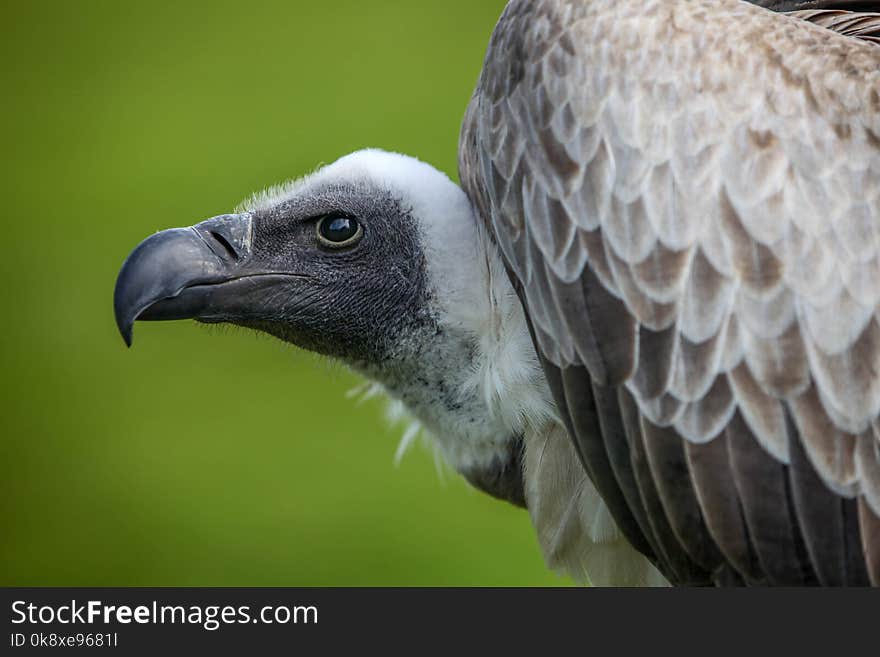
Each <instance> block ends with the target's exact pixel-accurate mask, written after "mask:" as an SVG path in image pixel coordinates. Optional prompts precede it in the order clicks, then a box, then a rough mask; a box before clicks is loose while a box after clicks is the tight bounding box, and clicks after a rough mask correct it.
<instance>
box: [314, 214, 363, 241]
mask: <svg viewBox="0 0 880 657" xmlns="http://www.w3.org/2000/svg"><path fill="white" fill-rule="evenodd" d="M363 234H364V231H363V229H362V228H361V225H360V224H359V223H358V221H357V219H353V218H352V217H347V216H345V215H342V214H328V215H326V216H324V217H321V219H320V221H318V242H319V243H320V244H321V245H322V246H325V247H327V248H329V249H341V248H343V247H346V246H351V245H353V244H355V243H357V241H358V240H360V238H361V236H362V235H363Z"/></svg>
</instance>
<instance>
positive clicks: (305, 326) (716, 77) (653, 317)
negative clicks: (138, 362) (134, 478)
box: [116, 0, 880, 586]
mask: <svg viewBox="0 0 880 657" xmlns="http://www.w3.org/2000/svg"><path fill="white" fill-rule="evenodd" d="M874 11H880V3H877V2H857V1H854V2H822V1H815V2H754V3H747V2H741V1H739V0H580V1H577V0H532V1H519V0H514V1H513V2H511V3H510V4H509V5H508V7H507V8H506V10H505V12H504V14H503V15H502V17H501V19H500V21H499V23H498V25H497V27H496V29H495V31H494V33H493V36H492V39H491V42H490V44H489V48H488V51H487V54H486V59H485V63H484V67H483V71H482V73H481V76H480V79H479V81H478V84H477V87H476V90H475V92H474V95H473V98H472V100H471V102H470V104H469V106H468V108H467V111H466V114H465V119H464V123H463V126H462V134H461V141H460V144H459V159H460V161H459V168H460V178H461V184H462V187H463V189H464V192H465V194H466V197H465V194H461V192H460V190H458V188H454V185H452V183H450V182H449V181H448V180H446V179H445V178H443V177H442V175H441V174H439V173H437V172H436V171H434V170H433V169H430V168H429V167H427V165H423V164H421V163H419V162H417V161H415V160H411V159H409V158H404V157H403V156H397V155H392V154H387V153H381V152H377V151H366V152H360V153H356V154H353V155H351V156H348V157H346V158H343V159H342V160H340V161H338V162H337V163H335V164H333V165H330V166H329V167H325V168H324V169H322V170H319V171H318V172H317V173H315V174H313V175H312V176H311V177H309V178H307V179H305V180H303V181H298V182H296V183H294V184H292V185H288V186H286V187H282V188H279V189H275V190H271V191H270V192H268V193H267V194H265V195H263V196H261V197H258V198H257V199H255V200H253V201H252V202H250V203H249V204H246V206H245V207H244V208H243V212H242V213H240V214H239V215H232V217H235V219H228V218H219V219H222V221H221V222H220V224H218V223H216V222H217V220H211V221H212V222H215V223H210V222H204V223H203V224H199V225H198V226H196V227H194V228H193V229H191V230H194V231H195V232H194V233H192V234H191V233H187V234H186V235H187V237H182V235H183V234H182V233H173V234H171V231H168V232H167V233H168V235H167V236H166V238H162V239H160V238H159V237H158V236H154V238H150V239H149V240H147V241H146V242H144V243H143V244H142V245H141V246H140V247H138V249H136V250H135V252H134V253H133V254H132V256H131V257H130V258H129V261H127V262H126V265H125V266H124V267H123V271H122V272H121V274H120V278H119V281H118V283H117V292H116V312H117V320H118V321H119V325H120V329H121V330H122V331H123V334H124V335H126V336H127V339H130V334H131V333H130V332H131V324H132V323H133V322H134V320H135V319H136V318H140V319H173V318H180V317H195V318H198V319H201V320H203V321H231V322H235V323H239V324H242V325H245V326H251V327H253V328H257V329H259V330H264V331H268V332H270V333H272V334H273V335H277V336H279V337H281V338H282V339H285V340H288V341H290V342H294V343H296V344H299V345H301V346H305V347H306V348H310V349H313V350H315V351H319V352H322V353H327V354H329V355H332V356H335V357H338V358H340V359H342V360H343V361H345V362H347V363H348V364H350V365H351V366H352V367H354V368H355V369H357V370H358V371H360V372H362V373H364V374H365V375H366V376H368V377H369V378H371V379H373V380H374V381H376V382H377V383H378V384H379V385H380V386H382V387H383V388H384V389H385V390H386V391H387V392H388V393H389V394H390V395H391V396H392V397H395V398H397V399H398V400H400V401H401V402H402V403H403V404H404V405H405V406H406V407H407V408H408V409H409V410H410V411H411V412H412V413H413V415H414V416H415V417H416V418H418V420H419V421H421V422H422V424H423V425H424V426H425V427H426V428H427V430H428V431H429V432H430V434H431V435H432V436H433V437H434V438H435V440H436V441H437V443H438V445H439V446H440V448H441V450H442V451H443V453H444V454H445V455H446V457H447V458H448V459H449V461H450V462H451V463H452V465H453V466H454V467H455V468H456V469H457V470H458V471H459V472H461V473H462V474H463V475H464V476H465V477H466V478H467V479H468V480H469V481H471V483H473V484H474V485H475V486H477V487H478V488H481V489H483V490H485V491H486V492H488V493H490V494H493V495H495V496H497V497H501V498H504V499H507V500H509V501H511V502H514V503H517V504H521V505H524V506H526V507H527V509H528V511H529V513H530V515H531V518H532V521H533V523H534V525H535V527H536V530H537V532H538V538H539V542H540V544H541V547H542V549H543V551H544V554H545V557H546V558H547V561H548V563H549V564H550V565H551V566H552V567H554V568H558V569H562V570H565V571H567V572H568V573H570V574H572V575H573V576H575V577H576V578H578V579H582V580H588V581H592V582H594V583H597V584H637V585H643V584H662V583H666V582H668V583H672V584H675V585H713V584H714V585H811V584H812V585H815V584H819V585H830V586H842V585H869V584H874V585H880V44H878V43H877V41H878V38H880V15H878V14H875V13H872V12H874ZM429 169H430V170H429ZM453 188H454V189H453ZM377 208H380V209H381V212H378V211H377ZM328 216H329V217H331V218H333V217H336V218H337V219H338V218H340V217H342V219H339V221H341V222H343V223H339V224H338V225H339V226H343V225H346V226H348V225H349V224H345V221H348V222H351V221H354V218H357V219H358V221H360V222H361V223H362V224H363V234H364V237H363V242H364V243H365V244H368V238H369V237H370V236H371V235H375V234H376V233H377V232H378V231H379V230H380V229H381V227H382V226H386V224H387V225H394V226H406V227H408V228H407V230H409V229H410V228H409V227H411V229H412V232H413V235H414V237H413V239H412V241H407V240H403V242H400V243H398V244H396V245H395V246H394V247H393V248H392V249H390V250H388V252H387V253H386V254H385V255H382V256H381V257H380V256H376V255H375V254H374V256H372V260H371V261H370V262H373V264H372V265H370V267H374V266H375V267H378V265H376V262H379V263H380V264H381V265H382V271H383V273H385V274H387V273H388V272H393V273H395V274H396V275H398V274H399V278H396V279H395V280H394V282H393V283H392V282H390V278H391V277H390V276H387V275H386V276H384V278H383V280H381V281H380V280H377V281H376V282H375V286H372V284H369V285H368V284H367V283H364V281H365V280H366V281H370V280H372V279H371V278H370V277H369V275H367V277H366V278H364V276H363V275H361V276H360V277H359V278H358V279H357V280H358V286H359V287H358V288H357V289H358V295H359V296H358V300H357V301H356V300H354V299H353V298H352V297H344V298H343V297H340V298H339V299H338V300H337V299H336V298H335V297H334V296H333V295H335V294H336V292H335V288H334V289H330V288H325V291H324V292H314V291H312V292H310V293H308V294H306V293H302V292H296V293H293V292H292V293H290V294H288V295H287V296H282V297H280V298H283V299H288V298H290V299H294V300H296V299H300V298H305V299H307V300H308V304H306V305H302V304H300V305H297V306H296V307H295V308H292V309H291V308H284V309H280V310H277V312H276V311H270V310H267V309H266V308H267V307H268V305H269V304H270V303H279V302H278V301H277V299H278V298H279V296H278V294H277V293H273V294H268V293H265V294H264V293H262V292H259V293H258V294H259V303H260V304H262V305H261V310H260V312H259V313H254V311H253V309H252V307H251V306H248V307H247V308H246V309H244V310H243V308H244V305H247V304H244V305H243V302H242V300H241V299H242V294H243V292H242V291H241V280H244V278H245V277H249V278H253V277H254V276H257V275H259V276H260V277H262V278H261V279H260V280H261V281H262V280H264V279H266V277H272V276H274V277H276V278H277V277H278V276H285V277H287V278H290V279H297V278H298V279H307V278H310V279H316V278H319V277H321V276H323V277H324V279H323V280H325V281H329V280H333V281H335V280H337V279H339V278H340V277H341V276H343V274H341V273H340V271H341V269H340V268H344V267H358V266H361V265H360V264H358V263H359V262H360V260H358V258H360V257H361V256H360V255H358V254H359V253H360V252H362V251H364V250H365V249H366V248H367V247H365V246H363V245H361V244H358V243H357V242H344V247H345V248H339V249H338V250H336V251H334V253H335V255H334V256H333V257H335V258H336V260H335V261H332V262H335V264H329V265H328V264H325V255H326V257H327V258H330V255H327V254H329V253H330V248H329V247H328V248H325V250H326V251H327V254H325V253H324V252H321V253H320V254H318V251H314V254H313V252H312V251H308V252H306V251H301V252H300V251H297V253H299V254H300V255H299V257H304V256H303V254H306V255H307V256H308V257H309V258H311V259H312V260H310V261H309V262H310V263H311V264H310V265H309V266H310V267H312V269H309V271H308V273H303V271H304V270H303V271H300V270H298V269H297V270H293V269H289V267H288V265H287V264H285V261H283V260H280V259H279V258H280V257H281V256H280V255H279V254H283V252H284V250H285V248H287V249H288V250H290V249H292V248H293V247H283V248H282V246H279V245H280V244H289V242H290V240H294V241H295V240H296V239H301V240H303V239H305V238H302V236H301V235H300V234H299V233H296V234H294V233H290V232H289V231H290V230H293V229H290V228H288V227H289V226H297V227H299V226H303V225H311V224H310V223H309V222H313V223H314V221H317V222H318V224H317V225H318V231H319V234H320V232H321V231H322V230H323V229H322V228H321V226H322V225H323V222H325V220H326V218H327V217H328ZM364 217H366V218H367V220H364ZM389 217H391V218H390V219H389ZM371 222H372V223H371ZM383 222H385V223H383ZM209 224H210V225H209ZM218 225H219V226H221V227H220V228H219V229H218V228H217V226H218ZM205 226H207V227H205ZM349 227H350V226H349ZM285 230H286V231H288V233H284V235H286V237H285V236H281V237H279V235H282V232H283V231H285ZM296 230H299V228H297V229H296ZM354 230H355V228H351V231H350V235H351V237H350V238H347V239H351V240H354V239H355V237H354V235H355V233H354V232H353V231H354ZM358 230H360V228H358ZM218 231H219V233H218ZM224 231H225V232H224ZM193 234H195V235H198V236H200V237H199V239H202V241H205V240H207V242H206V243H209V242H210V245H212V246H211V248H210V252H211V254H209V255H200V256H198V257H199V258H201V260H200V261H199V262H200V264H199V266H191V265H189V264H188V265H186V267H184V269H185V270H186V271H185V272H184V273H185V274H186V275H185V276H183V278H181V277H180V276H179V275H177V274H175V276H171V275H170V274H168V273H167V268H168V267H171V268H172V269H174V270H175V271H176V272H179V271H181V269H180V267H181V265H180V264H179V263H180V262H181V258H184V259H186V258H192V253H193V249H194V248H198V249H202V251H204V253H205V254H208V251H205V249H204V247H202V246H201V242H199V241H198V240H197V239H196V238H193V237H192V235H193ZM218 234H220V238H217V237H216V236H217V235H218ZM264 234H270V235H271V236H272V238H271V239H270V240H268V241H265V240H264V243H262V246H261V242H260V236H261V235H264ZM346 234H348V233H346ZM161 235H163V233H160V234H159V236H161ZM297 235H300V237H297ZM302 235H304V233H302ZM358 235H359V233H358ZM217 239H219V240H220V246H221V247H222V248H218V247H217V245H216V243H215V242H216V240H217ZM358 239H360V238H358ZM163 240H164V241H163ZM182 240H184V241H186V240H188V241H186V245H187V246H186V248H183V247H182V246H180V245H181V244H183V241H182ZM211 240H214V242H212V241H211ZM236 240H237V241H236ZM285 240H288V241H287V242H285ZM318 241H319V242H321V238H319V240H318ZM172 242H173V243H174V244H175V245H177V246H174V249H176V250H175V251H174V257H171V256H169V255H168V254H169V253H170V250H169V249H170V247H168V246H167V245H168V244H170V243H172ZM194 244H197V245H198V246H193V245H194ZM267 244H268V245H269V246H268V247H267V246H266V245H267ZM224 245H225V246H224ZM324 246H325V247H327V245H326V244H325V245H324ZM331 246H332V245H331ZM227 247H228V248H227ZM269 247H271V248H269ZM332 248H333V249H336V247H335V246H334V247H332ZM346 248H350V249H351V251H345V249H346ZM358 249H360V251H358ZM160 251H161V254H162V257H161V258H159V257H158V256H156V255H155V254H156V253H158V252H160ZM221 251H226V252H227V255H228V254H229V253H232V255H233V257H232V261H234V263H233V264H229V263H226V261H225V260H223V263H225V264H223V267H227V269H223V267H220V269H223V271H222V272H221V274H217V273H216V272H215V269H217V267H218V266H219V265H217V266H215V265H216V263H215V260H211V263H214V264H211V267H208V268H207V269H208V270H210V271H209V274H208V275H207V277H206V275H205V271H206V266H205V265H204V263H205V262H207V261H208V260H209V259H211V258H215V259H217V258H219V259H220V260H222V259H223V258H224V257H225V256H223V254H222V253H221ZM267 251H268V252H271V254H272V259H271V263H270V261H269V260H266V259H265V255H264V254H265V253H266V252H267ZM218 253H219V254H220V255H218ZM254 254H257V255H254ZM315 254H318V255H315ZM257 256H259V257H260V258H264V260H261V261H260V267H259V268H258V269H254V268H253V267H254V265H243V264H241V263H250V262H256V261H258V260H259V258H258V257H257ZM346 258H347V260H346ZM382 258H385V259H386V260H385V261H381V259H382ZM220 260H217V262H220ZM313 261H315V262H318V265H320V266H318V265H314V263H313ZM380 261H381V262H380ZM187 262H189V261H187ZM230 262H231V261H230ZM326 262H328V263H329V262H331V261H330V260H326ZM144 263H150V264H149V266H148V265H147V264H144ZM169 263H171V264H169ZM270 265H271V266H270ZM313 265H314V266H313ZM244 266H247V267H250V269H247V273H246V274H241V271H240V270H239V269H234V268H239V267H244ZM302 266H303V267H304V265H302ZM230 267H232V268H233V269H234V271H233V270H232V269H229V268H230ZM286 267H288V268H286ZM218 271H219V270H218ZM370 271H372V269H370ZM254 272H257V273H256V274H255V273H254ZM315 272H317V273H315ZM218 276H219V278H218ZM150 277H152V278H150ZM147 278H150V282H149V283H147V282H144V281H145V280H146V279H147ZM221 279H222V281H226V282H225V283H224V284H223V285H220V286H219V287H223V289H224V290H226V289H228V288H227V287H224V285H226V286H228V285H229V284H230V283H229V282H230V281H232V282H234V283H235V284H236V285H238V287H237V288H235V289H236V291H235V295H234V296H235V300H234V301H230V299H229V298H228V296H223V295H215V294H214V292H213V288H211V289H210V290H209V291H208V292H206V291H205V289H207V288H210V286H212V285H215V284H216V283H217V281H220V280H221ZM254 280H256V279H254ZM272 280H273V281H274V280H275V279H272ZM156 281H159V282H158V283H156ZM267 284H268V283H267ZM288 284H289V285H293V283H291V282H290V281H286V282H285V285H288ZM261 285H262V283H261ZM297 285H300V283H297ZM206 286H207V288H206ZM374 287H375V289H374ZM192 290H198V292H197V293H196V292H193V291H192ZM327 290H330V291H327ZM206 294H207V295H214V296H211V297H210V299H208V300H206V296H205V295H206ZM224 294H228V293H226V292H224ZM247 294H249V295H251V297H249V299H251V301H253V298H254V297H253V295H254V294H257V293H254V292H253V291H251V290H248V291H247ZM321 294H325V295H326V296H327V298H328V299H333V300H334V303H332V304H331V303H329V302H328V303H327V304H324V305H323V306H322V304H321V303H320V299H321V298H322V297H321ZM339 294H343V293H341V292H340V293H339ZM349 294H351V293H349ZM371 295H374V296H375V299H387V298H392V299H394V301H393V302H388V301H382V302H378V303H379V305H378V310H377V309H376V308H375V304H373V305H370V306H369V307H366V306H365V307H363V308H362V309H361V308H360V307H359V306H358V305H357V304H358V303H359V302H360V300H362V299H371V298H373V297H372V296H371ZM215 297H216V298H215ZM218 299H220V300H219V301H218ZM316 299H318V300H319V301H317V302H316ZM336 301H338V302H339V303H336ZM290 303H293V302H290ZM340 304H341V307H343V308H348V307H349V306H352V307H354V309H355V310H358V311H359V312H358V313H355V312H354V310H351V311H349V312H348V314H343V315H339V311H338V307H340ZM383 304H384V305H383ZM301 306H302V307H301ZM331 306H332V309H331ZM316 307H317V310H316ZM303 308H307V309H308V313H306V312H305V310H303ZM245 311H246V312H245ZM322 313H323V314H322ZM362 313H366V314H367V315H369V316H370V323H369V326H370V327H372V326H373V323H372V322H373V321H374V320H375V321H378V322H380V325H381V326H382V329H381V331H380V333H379V334H376V335H373V334H371V336H370V339H368V340H363V344H361V343H360V342H358V340H360V338H361V337H363V336H362V335H361V334H360V333H359V334H357V336H359V337H358V339H357V340H355V339H354V338H355V336H354V334H351V335H349V334H347V333H345V328H344V326H345V322H348V323H349V324H351V323H354V324H356V325H358V326H359V327H360V328H361V329H362V331H373V332H375V331H376V330H377V329H374V328H366V326H367V325H366V324H364V323H363V321H362ZM377 313H378V315H377ZM331 320H332V322H331ZM340 322H341V324H340ZM359 322H360V323H359ZM340 326H343V328H339V327H340ZM331 327H332V330H333V331H335V332H336V333H334V334H333V335H336V334H337V333H338V334H340V335H343V336H344V337H346V339H350V342H348V343H346V344H347V345H348V346H347V347H346V348H345V349H340V348H338V347H337V346H336V343H335V342H332V341H328V339H327V338H326V332H327V331H329V330H330V328H331ZM322 331H324V332H323V333H322ZM533 345H534V348H533Z"/></svg>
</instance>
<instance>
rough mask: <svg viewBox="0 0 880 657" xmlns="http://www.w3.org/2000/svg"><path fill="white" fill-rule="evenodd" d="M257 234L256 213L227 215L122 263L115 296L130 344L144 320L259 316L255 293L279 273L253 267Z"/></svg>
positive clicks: (156, 239)
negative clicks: (134, 330)
mask: <svg viewBox="0 0 880 657" xmlns="http://www.w3.org/2000/svg"><path fill="white" fill-rule="evenodd" d="M252 232H253V223H252V219H251V216H250V214H247V213H245V214H227V215H222V216H219V217H214V218H212V219H208V220H206V221H203V222H201V223H199V224H196V225H195V226H190V227H189V228H171V229H169V230H163V231H161V232H159V233H156V234H155V235H151V236H150V237H148V238H147V239H145V240H144V241H143V242H141V243H140V244H139V245H138V246H137V247H136V248H135V249H134V251H132V252H131V254H130V255H129V256H128V258H127V259H126V260H125V263H124V264H123V265H122V269H121V270H120V272H119V276H118V278H117V279H116V290H115V292H114V295H113V307H114V311H115V313H116V325H117V326H118V327H119V332H120V333H121V334H122V339H123V340H125V343H126V344H127V345H128V346H131V342H132V328H133V325H134V322H135V320H138V319H140V320H165V319H200V320H204V321H209V322H210V321H218V322H219V321H227V320H229V319H236V318H243V317H248V316H252V315H254V314H255V311H257V310H258V309H255V308H253V307H252V306H253V305H254V304H253V303H252V302H256V301H257V300H256V299H254V298H253V293H255V292H257V291H259V290H261V289H264V288H265V287H267V286H269V285H273V284H275V283H277V282H278V278H279V276H278V275H275V274H273V273H271V272H265V271H259V270H258V269H256V268H254V267H253V266H252V264H251V261H252V257H251V256H252V253H251V245H252ZM282 276H285V275H282ZM287 276H289V275H287Z"/></svg>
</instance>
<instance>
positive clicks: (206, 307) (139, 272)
mask: <svg viewBox="0 0 880 657" xmlns="http://www.w3.org/2000/svg"><path fill="white" fill-rule="evenodd" d="M328 214H335V215H344V216H347V217H350V218H354V219H356V220H357V221H358V223H359V224H360V225H361V228H362V231H363V233H362V236H361V238H360V240H358V241H357V242H356V243H355V244H352V245H351V246H347V247H343V248H329V247H328V246H326V245H325V244H322V243H321V242H320V241H319V239H318V237H317V226H318V223H319V222H320V220H321V218H323V217H325V216H327V215H328ZM431 294H432V292H431V291H430V286H429V285H428V280H427V268H426V266H425V256H424V250H423V245H422V242H421V236H420V233H419V229H418V224H417V221H416V219H415V218H414V217H413V216H412V215H411V211H410V210H409V209H408V208H407V207H405V206H404V205H403V204H402V203H401V202H400V201H399V200H398V199H397V198H395V197H394V196H393V195H392V194H391V193H390V192H389V191H387V190H385V189H381V188H377V186H375V185H372V184H370V183H367V182H364V183H363V184H359V183H351V182H348V183H346V184H344V185H334V184H331V185H325V186H319V187H315V186H310V187H309V189H308V193H303V194H295V195H293V196H291V197H290V198H288V199H287V200H284V201H282V202H279V203H277V204H274V205H271V206H270V207H268V208H266V209H256V210H254V211H251V212H245V213H242V214H233V215H222V216H220V217H214V218H212V219H209V220H206V221H204V222H201V223H199V224H197V225H195V226H192V227H190V228H176V229H170V230H167V231H162V232H160V233H157V234H155V235H153V236H151V237H149V238H147V239H146V240H144V241H143V242H142V243H141V244H140V245H139V246H138V247H137V248H136V249H135V250H134V251H133V252H132V254H131V255H130V256H129V258H128V259H127V260H126V262H125V264H124V265H123V267H122V270H121V271H120V274H119V277H118V280H117V285H116V292H115V298H114V304H115V311H116V320H117V324H118V326H119V329H120V332H121V333H122V335H123V337H124V338H125V340H126V342H127V343H128V344H131V339H132V329H133V324H134V322H135V320H170V319H188V318H189V319H196V320H197V321H200V322H209V323H216V322H226V323H230V324H235V325H239V326H243V327H248V328H252V329H255V330H259V331H262V332H265V333H268V334H270V335H273V336H275V337H277V338H279V339H281V340H284V341H285V342H289V343H292V344H295V345H297V346H299V347H302V348H305V349H308V350H310V351H314V352H317V353H320V354H324V355H327V356H330V357H333V358H337V359H339V360H342V361H343V362H345V363H346V364H348V365H349V366H351V367H352V368H353V369H355V370H357V371H359V372H360V373H362V374H364V375H365V376H367V377H368V378H371V379H373V380H375V381H378V382H379V383H381V384H382V385H383V386H384V387H385V388H386V390H388V391H389V392H390V393H391V394H392V395H393V396H395V397H397V398H398V399H400V400H401V401H403V402H404V404H406V405H407V407H408V408H409V409H410V410H411V411H412V412H414V413H415V414H416V415H417V416H418V417H419V418H420V419H421V420H423V421H427V423H428V424H430V425H431V426H432V429H433V430H435V431H443V430H444V429H445V428H446V427H447V426H449V425H450V424H451V423H450V422H449V419H450V418H453V417H454V418H455V420H456V422H459V423H460V422H461V421H462V420H464V423H465V424H466V425H471V424H472V426H474V427H478V426H480V424H481V422H483V421H484V418H483V416H484V415H485V409H484V408H483V406H482V403H483V402H482V400H481V399H479V398H478V397H475V398H473V399H468V398H462V397H461V395H460V390H459V387H458V386H457V385H456V383H457V378H460V377H461V376H462V375H463V373H465V372H467V370H468V368H469V367H470V364H471V361H472V357H473V352H474V349H475V345H474V344H472V343H471V342H469V341H468V340H462V339H459V337H458V336H452V335H448V334H447V332H446V330H445V329H444V326H443V323H442V321H440V319H439V318H438V310H437V308H438V306H437V304H434V303H432V299H431ZM505 440H506V438H505ZM509 445H510V448H509V449H502V450H500V451H499V453H498V454H497V456H496V457H494V458H492V459H490V460H489V461H488V462H485V463H483V464H478V465H474V464H468V465H467V466H466V467H464V466H462V467H461V468H460V470H461V471H462V474H464V476H465V477H466V478H467V479H468V481H470V482H471V483H472V484H473V485H474V486H475V487H477V488H479V489H481V490H484V491H485V492H487V493H489V494H491V495H493V496H496V497H501V498H503V499H506V500H508V501H511V502H513V503H514V504H517V505H523V504H524V501H523V493H522V480H521V465H520V460H519V455H520V448H521V443H520V441H519V439H518V438H516V437H513V436H511V437H510V440H509Z"/></svg>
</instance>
